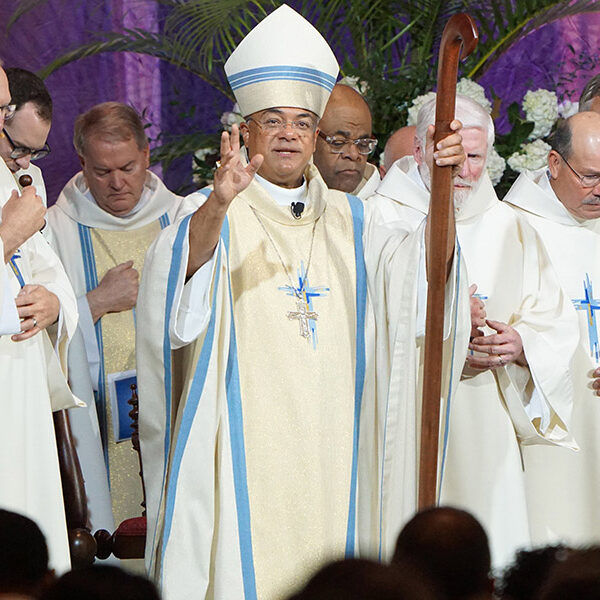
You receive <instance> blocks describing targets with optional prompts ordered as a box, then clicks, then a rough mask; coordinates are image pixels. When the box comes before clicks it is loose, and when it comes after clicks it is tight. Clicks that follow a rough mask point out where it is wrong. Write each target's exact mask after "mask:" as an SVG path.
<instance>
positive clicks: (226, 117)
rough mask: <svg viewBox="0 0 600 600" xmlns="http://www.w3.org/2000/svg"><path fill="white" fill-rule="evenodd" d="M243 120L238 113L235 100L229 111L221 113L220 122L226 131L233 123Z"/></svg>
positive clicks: (238, 109)
mask: <svg viewBox="0 0 600 600" xmlns="http://www.w3.org/2000/svg"><path fill="white" fill-rule="evenodd" d="M243 122H244V117H243V116H242V114H241V113H240V107H239V106H238V104H237V102H236V103H235V104H234V105H233V108H232V109H231V110H230V111H228V112H224V113H223V114H222V115H221V124H222V125H223V127H224V128H225V129H226V130H227V131H231V126H232V125H234V124H235V123H237V124H238V125H239V124H240V123H243Z"/></svg>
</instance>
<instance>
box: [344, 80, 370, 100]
mask: <svg viewBox="0 0 600 600" xmlns="http://www.w3.org/2000/svg"><path fill="white" fill-rule="evenodd" d="M338 83H341V84H342V85H347V86H348V87H351V88H352V89H353V90H355V91H357V92H358V93H359V94H360V95H361V96H366V95H367V93H368V92H369V84H368V83H367V82H366V81H362V80H361V79H359V78H358V77H350V76H346V77H342V78H341V79H340V80H339V81H338Z"/></svg>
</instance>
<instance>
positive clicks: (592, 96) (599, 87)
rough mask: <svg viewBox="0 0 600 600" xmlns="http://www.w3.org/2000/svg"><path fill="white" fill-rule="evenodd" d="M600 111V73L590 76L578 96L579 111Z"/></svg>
mask: <svg viewBox="0 0 600 600" xmlns="http://www.w3.org/2000/svg"><path fill="white" fill-rule="evenodd" d="M588 110H593V111H594V112H600V75H596V76H595V77H592V78H591V79H590V80H589V81H588V82H587V84H586V86H585V87H584V88H583V92H581V96H580V98H579V112H584V111H588Z"/></svg>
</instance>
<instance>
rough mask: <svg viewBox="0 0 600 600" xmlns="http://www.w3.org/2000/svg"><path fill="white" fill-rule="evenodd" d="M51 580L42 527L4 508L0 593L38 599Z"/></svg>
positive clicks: (0, 530)
mask: <svg viewBox="0 0 600 600" xmlns="http://www.w3.org/2000/svg"><path fill="white" fill-rule="evenodd" d="M51 578H52V572H51V571H48V547H47V545H46V540H45V538H44V535H43V533H42V532H41V530H40V528H39V527H38V526H37V525H36V524H35V523H34V522H33V521H32V520H31V519H28V518H27V517H24V516H23V515H19V514H17V513H14V512H11V511H9V510H2V509H0V594H9V593H12V594H22V595H23V596H35V595H37V594H38V593H39V591H40V590H41V588H42V587H43V586H44V585H45V584H47V583H48V581H49V580H50V579H51Z"/></svg>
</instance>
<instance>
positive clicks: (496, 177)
mask: <svg viewBox="0 0 600 600" xmlns="http://www.w3.org/2000/svg"><path fill="white" fill-rule="evenodd" d="M486 168H487V172H488V175H489V176H490V179H491V180H492V184H493V185H497V184H498V183H500V180H501V179H502V175H504V170H505V169H506V161H505V160H504V159H503V158H502V157H501V156H500V155H499V154H498V152H496V148H494V146H492V149H491V150H490V152H489V154H488V157H487V163H486Z"/></svg>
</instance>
